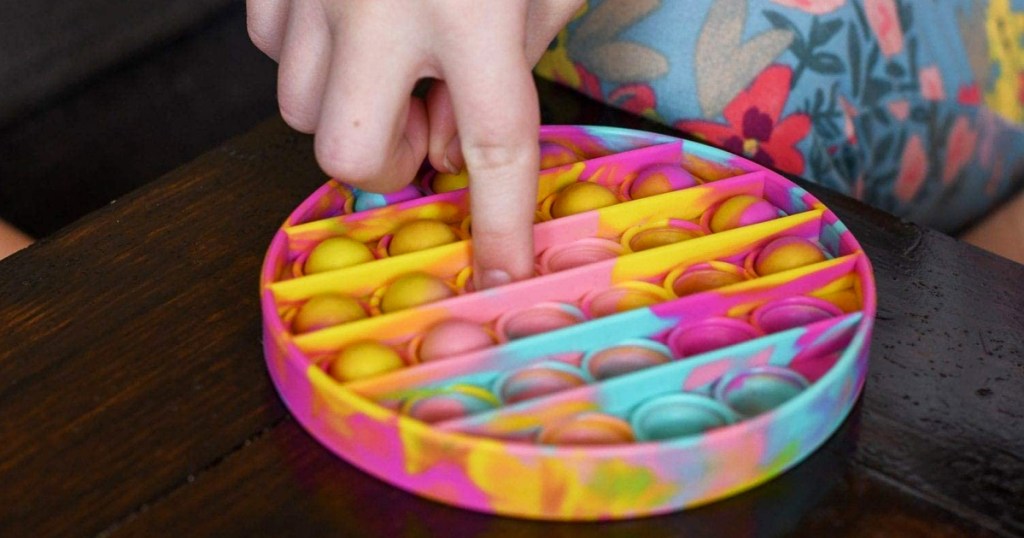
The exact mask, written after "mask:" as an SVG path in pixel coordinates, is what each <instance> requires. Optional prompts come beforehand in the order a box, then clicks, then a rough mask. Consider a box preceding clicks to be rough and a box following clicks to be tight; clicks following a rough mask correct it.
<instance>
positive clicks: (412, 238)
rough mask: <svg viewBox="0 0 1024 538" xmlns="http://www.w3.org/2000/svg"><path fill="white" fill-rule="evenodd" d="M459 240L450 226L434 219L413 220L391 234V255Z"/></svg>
mask: <svg viewBox="0 0 1024 538" xmlns="http://www.w3.org/2000/svg"><path fill="white" fill-rule="evenodd" d="M458 240H459V236H458V235H457V234H456V233H455V231H454V230H452V227H451V226H449V225H447V224H445V223H443V222H440V221H436V220H413V221H410V222H406V223H405V224H403V225H401V226H399V227H398V229H397V230H395V232H394V234H393V235H392V236H391V243H390V244H389V245H388V253H389V254H391V255H392V256H398V255H400V254H406V253H409V252H416V251H418V250H426V249H428V248H433V247H438V246H441V245H447V244H448V243H454V242H456V241H458Z"/></svg>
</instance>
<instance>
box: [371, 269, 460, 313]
mask: <svg viewBox="0 0 1024 538" xmlns="http://www.w3.org/2000/svg"><path fill="white" fill-rule="evenodd" d="M452 295H455V292H454V291H452V289H451V288H450V287H448V285H447V284H445V282H444V281H443V280H441V279H440V278H437V277H436V276H432V275H428V274H426V273H409V274H407V275H402V276H400V277H398V278H397V279H395V281H394V282H392V283H391V285H390V286H388V288H387V289H386V290H384V295H383V296H382V297H381V301H380V309H381V312H385V313H387V312H396V311H398V310H404V309H406V308H412V307H415V306H419V305H422V304H426V303H432V302H434V301H440V300H441V299H447V298H448V297H451V296H452Z"/></svg>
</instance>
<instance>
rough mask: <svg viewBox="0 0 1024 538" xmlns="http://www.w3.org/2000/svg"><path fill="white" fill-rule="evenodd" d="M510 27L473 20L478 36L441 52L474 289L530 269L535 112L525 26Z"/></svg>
mask: <svg viewBox="0 0 1024 538" xmlns="http://www.w3.org/2000/svg"><path fill="white" fill-rule="evenodd" d="M494 11H500V10H494ZM504 22H505V23H506V24H507V22H508V21H507V20H506V21H504ZM511 26H512V27H506V28H502V29H499V30H497V31H496V30H495V28H493V27H492V28H490V29H487V27H488V25H480V26H477V27H476V28H477V31H476V32H474V33H476V34H477V37H478V38H477V39H472V40H467V43H466V44H465V45H463V46H460V47H458V48H457V49H456V51H457V52H456V56H454V57H451V58H444V59H442V64H443V68H444V74H445V79H446V81H447V83H448V88H449V91H450V92H451V100H452V107H453V108H454V111H455V121H456V124H457V126H458V132H459V137H460V140H461V144H462V154H463V157H464V159H465V162H466V167H467V169H468V171H469V177H470V185H469V195H470V207H471V212H472V215H473V232H472V235H473V261H474V280H475V283H476V285H477V287H478V289H483V288H489V287H494V286H499V285H502V284H506V283H508V282H510V281H513V280H520V279H523V278H528V277H530V276H532V275H533V268H534V252H533V220H534V215H535V211H536V205H537V174H538V170H539V156H538V153H539V149H538V143H537V134H538V129H539V124H540V117H539V116H540V113H539V110H538V105H537V90H536V88H535V86H534V83H533V78H532V76H531V74H530V66H529V63H528V62H527V60H526V58H525V55H524V52H523V41H522V31H523V26H522V24H515V23H513V24H512V25H511ZM514 27H518V30H516V28H514ZM485 29H487V30H485ZM502 32H504V35H502ZM496 34H497V35H496ZM467 45H468V46H467Z"/></svg>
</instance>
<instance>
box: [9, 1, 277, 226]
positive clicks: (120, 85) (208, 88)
mask: <svg viewBox="0 0 1024 538" xmlns="http://www.w3.org/2000/svg"><path fill="white" fill-rule="evenodd" d="M0 14H2V15H0V218H3V219H5V220H7V221H9V222H11V223H13V224H15V225H16V226H18V227H20V228H21V229H23V230H25V231H26V232H28V233H29V234H31V235H33V236H35V237H44V236H47V235H49V234H51V233H53V232H55V231H56V230H58V229H60V228H62V227H64V226H66V225H68V224H70V223H71V222H73V221H75V220H76V219H78V218H79V217H81V216H83V215H85V214H86V213H89V212H91V211H93V210H95V209H97V208H99V207H102V206H103V205H105V204H108V203H110V202H111V201H113V200H115V199H117V198H118V197H120V196H122V195H124V194H126V193H128V192H130V191H132V190H134V189H135V188H137V187H139V186H141V185H143V184H145V183H146V182H148V181H150V180H152V179H155V178H157V177H159V176H160V175H162V174H164V173H165V172H168V171H170V170H172V169H173V168H175V167H177V166H179V165H181V164H183V163H185V162H187V161H189V160H191V159H192V158H194V157H196V156H197V155H199V154H201V153H203V152H205V151H207V150H209V149H211V148H214V147H216V146H218V145H220V143H222V142H223V141H224V140H226V139H228V138H230V137H232V136H234V135H237V134H241V133H243V132H245V131H247V130H249V129H250V128H251V127H253V126H254V125H255V124H257V123H258V122H260V121H261V120H264V119H266V118H268V117H270V116H273V115H275V114H276V113H277V105H276V98H275V85H276V69H277V66H276V64H275V63H274V62H273V61H271V60H270V59H268V58H266V57H265V56H264V55H263V54H262V53H261V52H260V51H259V50H257V49H256V48H255V47H254V46H253V45H252V43H251V42H250V41H249V38H248V36H247V34H246V30H245V2H244V1H242V0H173V1H167V0H34V1H25V0H0ZM254 188H258V186H254Z"/></svg>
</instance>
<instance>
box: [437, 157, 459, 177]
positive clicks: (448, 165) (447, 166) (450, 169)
mask: <svg viewBox="0 0 1024 538" xmlns="http://www.w3.org/2000/svg"><path fill="white" fill-rule="evenodd" d="M441 164H443V165H444V172H447V173H449V174H458V173H459V171H458V170H456V169H455V165H453V164H452V161H451V160H450V159H449V158H448V154H447V153H445V154H444V162H443V163H441Z"/></svg>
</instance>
